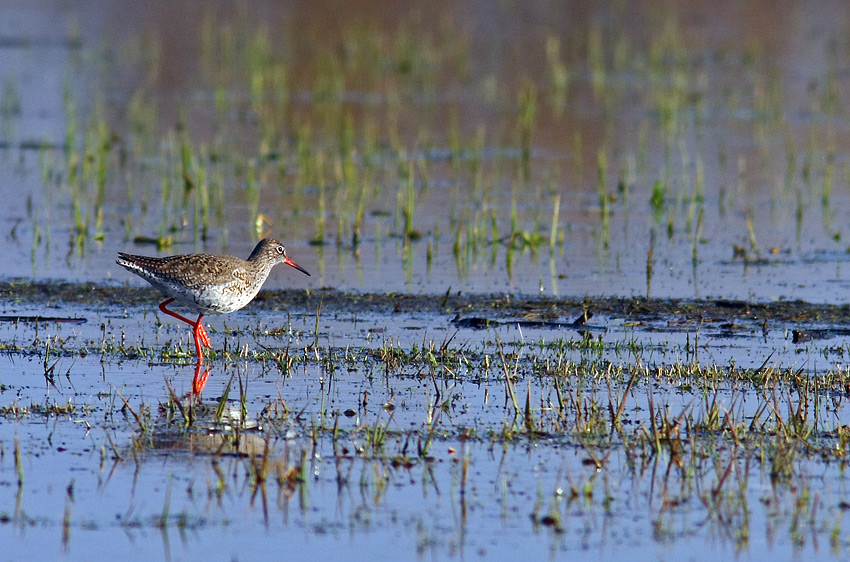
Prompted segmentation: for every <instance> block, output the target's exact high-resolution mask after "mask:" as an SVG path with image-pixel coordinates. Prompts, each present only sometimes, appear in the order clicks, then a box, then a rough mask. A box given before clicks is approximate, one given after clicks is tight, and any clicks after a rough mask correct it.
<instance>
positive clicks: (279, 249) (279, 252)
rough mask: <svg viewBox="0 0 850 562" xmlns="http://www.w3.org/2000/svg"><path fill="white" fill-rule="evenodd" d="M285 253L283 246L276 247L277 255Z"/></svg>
mask: <svg viewBox="0 0 850 562" xmlns="http://www.w3.org/2000/svg"><path fill="white" fill-rule="evenodd" d="M285 251H286V250H285V249H284V248H283V246H278V247H277V253H278V254H283V253H284V252H285Z"/></svg>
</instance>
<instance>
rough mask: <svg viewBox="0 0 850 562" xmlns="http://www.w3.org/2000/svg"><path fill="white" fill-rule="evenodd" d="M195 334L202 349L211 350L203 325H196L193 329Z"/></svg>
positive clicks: (210, 343)
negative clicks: (207, 348)
mask: <svg viewBox="0 0 850 562" xmlns="http://www.w3.org/2000/svg"><path fill="white" fill-rule="evenodd" d="M195 333H196V334H197V336H198V340H199V341H200V342H201V344H202V345H203V346H204V347H209V348H212V342H210V337H209V335H207V329H206V328H204V325H203V324H198V325H197V326H196V327H195Z"/></svg>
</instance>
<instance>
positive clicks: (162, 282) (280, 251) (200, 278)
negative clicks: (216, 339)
mask: <svg viewBox="0 0 850 562" xmlns="http://www.w3.org/2000/svg"><path fill="white" fill-rule="evenodd" d="M116 263H117V264H118V265H120V266H122V267H124V268H126V269H127V270H129V271H132V272H133V273H135V274H136V275H138V276H139V277H141V278H142V279H144V280H145V281H147V282H148V283H150V284H151V285H153V286H154V287H156V288H157V289H159V290H160V291H161V292H162V293H163V294H164V295H165V296H167V297H168V299H166V300H164V301H162V302H161V303H160V305H159V309H160V310H161V311H162V312H164V313H165V314H168V315H169V316H173V317H174V318H177V319H178V320H182V321H183V322H186V323H187V324H189V325H190V326H192V335H193V336H194V338H195V349H196V351H197V352H198V359H201V358H203V351H202V350H201V345H204V346H206V347H211V344H210V338H209V335H207V331H206V329H204V325H203V324H201V319H202V318H203V317H204V314H210V313H219V314H226V313H228V312H233V311H234V310H239V309H240V308H242V307H243V306H245V305H246V304H248V303H249V302H251V301H252V300H253V299H254V297H255V296H257V293H258V292H259V291H260V287H262V286H263V283H265V282H266V279H267V278H268V276H269V273H270V272H271V270H272V268H273V267H274V266H276V265H277V264H279V263H285V264H286V265H289V266H291V267H294V268H295V269H297V270H298V271H300V272H301V273H305V274H307V275H310V274H309V273H307V270H306V269H304V268H303V267H301V266H300V265H298V264H296V263H295V262H294V261H292V260H291V259H289V257H288V256H287V255H286V248H284V247H283V244H281V243H280V242H278V241H277V240H271V239H269V238H266V239H263V240H260V242H259V243H258V244H257V246H256V247H255V248H254V251H253V252H251V255H250V256H248V259H247V260H243V259H242V258H237V257H235V256H217V255H213V254H183V255H179V256H169V257H164V258H156V257H150V256H134V255H131V254H125V253H123V252H119V253H118V260H117V261H116ZM174 301H177V303H178V304H182V305H184V306H186V307H189V308H190V309H192V310H194V311H196V312H197V313H198V319H197V320H196V321H194V322H193V321H192V320H189V319H188V318H186V317H184V316H181V315H179V314H177V313H176V312H172V311H171V310H168V308H166V307H167V305H169V304H171V303H172V302H174Z"/></svg>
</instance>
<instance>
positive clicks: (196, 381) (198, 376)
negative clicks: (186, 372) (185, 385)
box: [192, 357, 210, 399]
mask: <svg viewBox="0 0 850 562" xmlns="http://www.w3.org/2000/svg"><path fill="white" fill-rule="evenodd" d="M203 365H204V360H203V359H202V358H200V357H199V358H198V362H197V363H195V376H194V377H192V398H195V397H197V398H198V399H200V398H201V392H202V391H203V390H204V387H205V386H207V379H208V378H209V377H210V369H206V370H204V372H201V368H202V367H203Z"/></svg>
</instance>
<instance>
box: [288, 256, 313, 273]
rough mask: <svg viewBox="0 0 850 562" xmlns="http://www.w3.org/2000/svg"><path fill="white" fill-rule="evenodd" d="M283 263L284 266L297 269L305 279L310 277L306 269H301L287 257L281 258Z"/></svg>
mask: <svg viewBox="0 0 850 562" xmlns="http://www.w3.org/2000/svg"><path fill="white" fill-rule="evenodd" d="M283 263H285V264H286V265H289V266H292V267H294V268H295V269H297V270H298V271H300V272H301V273H303V274H305V275H306V276H307V277H311V275H310V273H309V272H308V271H307V270H306V269H304V268H303V267H301V266H300V265H298V264H297V263H295V262H294V261H292V260H291V259H289V256H283Z"/></svg>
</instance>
